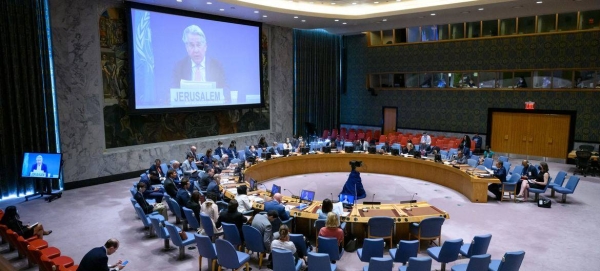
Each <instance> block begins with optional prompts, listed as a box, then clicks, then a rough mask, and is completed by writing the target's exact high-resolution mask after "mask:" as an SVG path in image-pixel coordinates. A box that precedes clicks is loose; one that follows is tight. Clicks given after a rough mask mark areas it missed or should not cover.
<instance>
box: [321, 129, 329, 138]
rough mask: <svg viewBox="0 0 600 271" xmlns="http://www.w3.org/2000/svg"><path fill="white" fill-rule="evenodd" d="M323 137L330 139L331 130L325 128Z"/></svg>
mask: <svg viewBox="0 0 600 271" xmlns="http://www.w3.org/2000/svg"><path fill="white" fill-rule="evenodd" d="M321 138H322V139H328V138H329V130H327V129H325V130H323V136H322V137H321Z"/></svg>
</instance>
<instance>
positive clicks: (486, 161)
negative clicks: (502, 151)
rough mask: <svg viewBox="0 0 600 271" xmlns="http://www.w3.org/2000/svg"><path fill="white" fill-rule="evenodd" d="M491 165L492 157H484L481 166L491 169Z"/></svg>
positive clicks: (492, 162) (492, 163)
mask: <svg viewBox="0 0 600 271" xmlns="http://www.w3.org/2000/svg"><path fill="white" fill-rule="evenodd" d="M493 165H494V159H492V158H485V159H483V166H484V167H486V168H488V169H491V168H492V166H493Z"/></svg>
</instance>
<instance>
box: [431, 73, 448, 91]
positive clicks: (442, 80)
mask: <svg viewBox="0 0 600 271" xmlns="http://www.w3.org/2000/svg"><path fill="white" fill-rule="evenodd" d="M447 85H448V73H443V72H436V73H433V87H435V88H445V87H446V86H447Z"/></svg>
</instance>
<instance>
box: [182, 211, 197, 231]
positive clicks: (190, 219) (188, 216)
mask: <svg viewBox="0 0 600 271" xmlns="http://www.w3.org/2000/svg"><path fill="white" fill-rule="evenodd" d="M181 209H182V210H183V215H184V216H185V220H186V221H187V223H188V225H190V228H192V229H198V228H200V223H198V219H197V218H196V217H194V211H192V209H190V208H187V207H183V208H181Z"/></svg>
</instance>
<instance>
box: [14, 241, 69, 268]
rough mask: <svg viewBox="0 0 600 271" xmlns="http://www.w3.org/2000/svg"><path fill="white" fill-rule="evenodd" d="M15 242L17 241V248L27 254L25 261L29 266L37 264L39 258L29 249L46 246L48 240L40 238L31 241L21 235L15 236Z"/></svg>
mask: <svg viewBox="0 0 600 271" xmlns="http://www.w3.org/2000/svg"><path fill="white" fill-rule="evenodd" d="M17 242H18V243H19V250H22V251H23V254H25V256H27V262H28V263H29V267H32V266H33V264H38V259H39V257H36V255H34V254H32V253H31V251H32V250H38V251H39V250H42V249H47V248H48V242H46V241H44V240H42V239H35V240H33V241H31V242H27V241H25V239H24V238H23V237H22V236H19V237H17ZM59 253H60V252H59Z"/></svg>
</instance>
